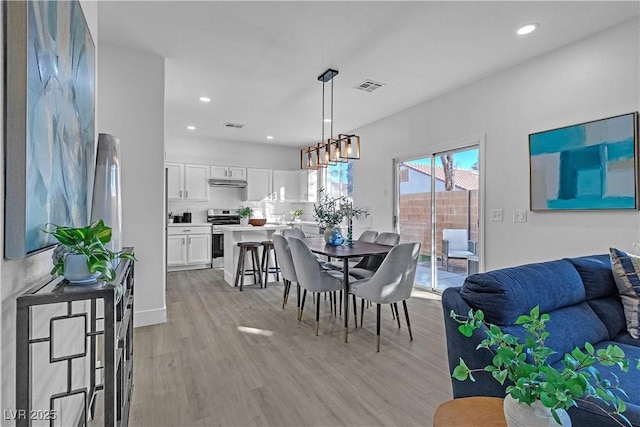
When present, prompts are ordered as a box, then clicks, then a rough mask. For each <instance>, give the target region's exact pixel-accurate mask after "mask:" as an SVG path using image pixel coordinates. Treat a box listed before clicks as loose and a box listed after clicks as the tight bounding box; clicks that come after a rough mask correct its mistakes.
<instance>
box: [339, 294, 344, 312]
mask: <svg viewBox="0 0 640 427" xmlns="http://www.w3.org/2000/svg"><path fill="white" fill-rule="evenodd" d="M342 307H344V305H342V291H340V315H342Z"/></svg>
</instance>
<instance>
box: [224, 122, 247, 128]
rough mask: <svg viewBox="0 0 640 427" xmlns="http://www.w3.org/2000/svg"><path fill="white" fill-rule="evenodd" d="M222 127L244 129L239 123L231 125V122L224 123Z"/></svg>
mask: <svg viewBox="0 0 640 427" xmlns="http://www.w3.org/2000/svg"><path fill="white" fill-rule="evenodd" d="M223 126H224V127H226V128H235V129H242V128H243V127H244V125H242V124H240V123H231V122H224V125H223Z"/></svg>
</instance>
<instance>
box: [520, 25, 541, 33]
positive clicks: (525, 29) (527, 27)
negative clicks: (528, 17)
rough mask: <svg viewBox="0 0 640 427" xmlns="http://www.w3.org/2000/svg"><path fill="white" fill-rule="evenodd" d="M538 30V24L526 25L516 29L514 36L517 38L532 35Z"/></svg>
mask: <svg viewBox="0 0 640 427" xmlns="http://www.w3.org/2000/svg"><path fill="white" fill-rule="evenodd" d="M537 28H538V24H527V25H523V26H522V27H520V28H518V31H516V34H517V35H519V36H526V35H527V34H531V33H533V32H534V31H535V30H536V29H537Z"/></svg>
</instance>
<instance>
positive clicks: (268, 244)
mask: <svg viewBox="0 0 640 427" xmlns="http://www.w3.org/2000/svg"><path fill="white" fill-rule="evenodd" d="M260 244H261V245H262V262H261V263H260V268H261V271H262V272H263V273H264V281H263V283H264V287H265V288H266V287H267V282H269V274H270V273H271V274H275V275H276V282H279V281H280V267H279V266H278V257H277V256H276V250H275V248H274V247H273V240H265V241H263V242H261V243H260ZM272 251H273V265H274V266H273V267H269V265H270V264H271V263H270V262H269V261H270V258H271V252H272Z"/></svg>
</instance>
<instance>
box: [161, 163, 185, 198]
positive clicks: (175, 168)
mask: <svg viewBox="0 0 640 427" xmlns="http://www.w3.org/2000/svg"><path fill="white" fill-rule="evenodd" d="M165 166H166V168H167V199H169V200H182V198H183V192H184V164H183V163H166V164H165Z"/></svg>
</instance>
